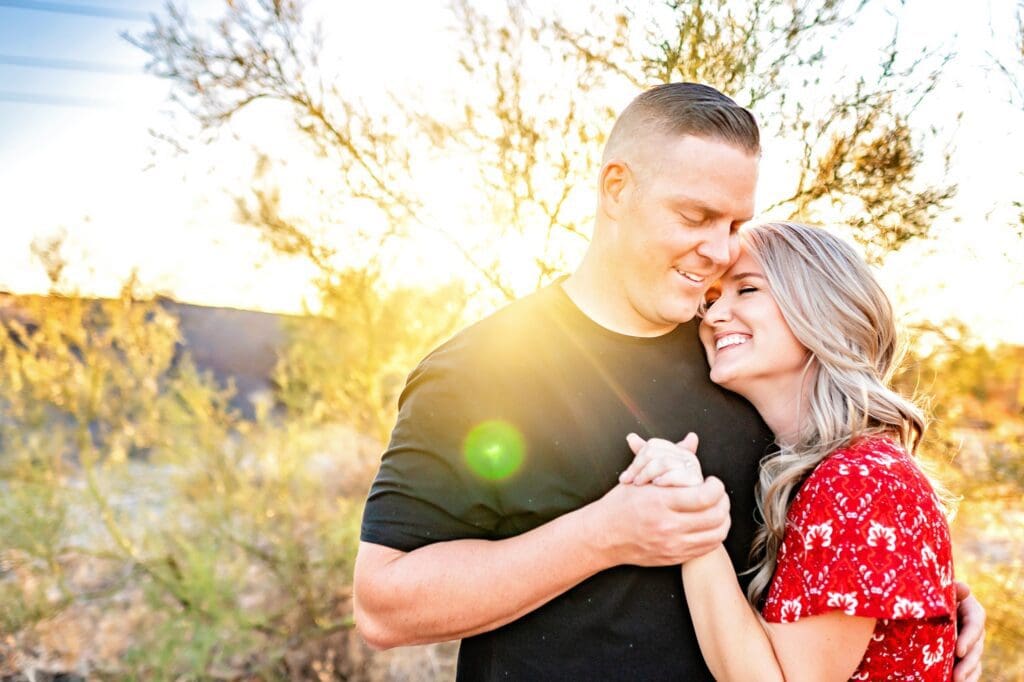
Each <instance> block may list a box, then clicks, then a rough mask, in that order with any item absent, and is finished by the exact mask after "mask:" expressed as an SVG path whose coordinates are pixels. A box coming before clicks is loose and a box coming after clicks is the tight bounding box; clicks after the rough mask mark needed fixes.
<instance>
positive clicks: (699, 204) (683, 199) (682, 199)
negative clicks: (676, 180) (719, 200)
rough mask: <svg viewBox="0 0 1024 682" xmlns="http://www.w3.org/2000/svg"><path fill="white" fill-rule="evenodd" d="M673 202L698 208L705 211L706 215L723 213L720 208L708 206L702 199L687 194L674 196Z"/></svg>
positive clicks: (702, 211)
mask: <svg viewBox="0 0 1024 682" xmlns="http://www.w3.org/2000/svg"><path fill="white" fill-rule="evenodd" d="M672 203H673V204H675V205H677V206H678V205H680V204H686V207H687V208H693V209H696V210H698V211H700V212H701V213H704V214H705V215H710V216H719V215H721V213H720V212H719V211H718V210H716V209H715V208H714V207H712V206H708V205H707V204H705V203H704V202H703V201H701V200H700V199H694V198H693V197H688V196H686V195H685V194H677V195H676V196H674V197H672Z"/></svg>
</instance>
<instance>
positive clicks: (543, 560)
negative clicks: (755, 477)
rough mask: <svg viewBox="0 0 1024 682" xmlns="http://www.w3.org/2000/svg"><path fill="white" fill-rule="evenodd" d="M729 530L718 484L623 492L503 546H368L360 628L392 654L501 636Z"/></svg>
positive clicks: (358, 581) (362, 556)
mask: <svg viewBox="0 0 1024 682" xmlns="http://www.w3.org/2000/svg"><path fill="white" fill-rule="evenodd" d="M728 530H729V498H728V497H727V496H726V495H725V488H724V486H723V485H722V483H721V481H718V480H715V479H708V480H707V481H705V482H704V483H702V484H701V485H699V486H691V487H687V488H679V487H671V488H660V487H658V486H628V485H627V486H624V485H618V486H615V487H614V488H612V489H611V490H610V491H609V492H608V493H607V494H606V495H605V496H604V497H602V498H601V499H600V500H597V501H595V502H592V503H590V504H588V505H586V506H585V507H582V508H580V509H577V510H575V511H573V512H570V513H568V514H565V515H564V516H560V517H558V518H557V519H554V520H553V521H549V522H548V523H546V524H544V525H543V526H540V527H539V528H535V529H533V530H531V531H529V532H527V533H524V534H522V535H518V536H516V537H513V538H508V539H506V540H497V541H487V540H453V541H451V542H439V543H437V544H433V545H427V546H425V547H421V548H419V549H416V550H414V551H412V552H408V553H404V552H400V551H398V550H395V549H391V548H388V547H384V546H381V545H374V544H368V543H364V544H362V545H361V546H360V551H359V556H358V558H357V559H356V575H355V599H356V605H355V613H356V625H357V627H358V628H359V631H360V632H361V633H362V635H363V637H364V638H365V639H366V640H367V641H368V642H369V643H370V644H371V645H373V646H376V647H380V648H387V647H393V646H401V645H405V644H423V643H426V642H440V641H446V640H450V639H459V638H463V637H469V636H471V635H475V634H479V633H481V632H487V631H489V630H493V629H494V628H497V627H501V626H502V625H505V624H506V623H509V622H511V621H513V620H515V619H517V618H519V617H521V616H523V615H525V614H527V613H529V612H531V611H533V610H534V609H536V608H537V607H539V606H541V605H543V604H545V603H547V602H548V601H550V600H551V599H553V598H555V597H557V596H558V595H560V594H562V593H563V592H565V591H566V590H568V589H570V588H572V587H574V586H575V585H577V584H579V583H580V582H582V581H583V580H586V579H587V578H589V577H590V576H592V575H594V574H595V573H598V572H599V571H603V570H605V569H607V568H611V567H612V566H617V565H620V564H634V565H638V566H668V565H672V564H678V563H681V562H683V561H686V560H687V559H690V558H693V557H694V556H700V555H702V554H705V553H707V552H708V551H710V550H711V549H712V548H714V547H716V546H717V545H719V544H721V542H722V541H723V540H724V539H725V536H726V533H727V532H728Z"/></svg>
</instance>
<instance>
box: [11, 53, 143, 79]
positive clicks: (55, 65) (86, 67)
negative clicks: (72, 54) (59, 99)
mask: <svg viewBox="0 0 1024 682" xmlns="http://www.w3.org/2000/svg"><path fill="white" fill-rule="evenodd" d="M0 65H6V66H26V67H29V68H35V69H61V70H64V71H88V72H91V73H112V74H119V75H140V76H141V75H143V73H142V70H141V69H138V68H134V67H130V66H124V65H123V64H111V63H109V62H90V61H82V60H78V59H51V58H46V57H21V56H18V55H13V54H0Z"/></svg>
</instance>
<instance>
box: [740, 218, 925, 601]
mask: <svg viewBox="0 0 1024 682" xmlns="http://www.w3.org/2000/svg"><path fill="white" fill-rule="evenodd" d="M741 240H742V243H743V248H744V249H745V250H746V251H747V253H749V254H750V256H751V257H752V258H753V259H754V261H756V262H757V264H758V265H759V266H760V267H761V269H762V271H763V272H764V275H765V277H766V279H767V281H768V285H769V287H770V290H771V294H772V297H773V298H774V299H775V302H776V303H777V304H778V306H779V309H780V310H781V311H782V316H783V317H784V318H785V320H786V323H787V324H788V325H789V328H790V330H792V332H793V335H794V336H795V337H796V339H797V340H798V341H799V342H800V343H801V344H802V345H803V346H804V347H805V348H807V350H808V351H810V355H809V358H808V361H807V366H806V368H805V372H806V375H805V380H806V382H807V385H808V386H809V390H808V391H807V394H806V400H807V404H806V407H805V415H806V417H805V418H804V420H803V424H802V425H801V428H800V431H799V433H798V434H797V437H796V439H795V441H794V442H791V443H785V444H780V450H779V452H778V453H777V454H773V455H770V456H768V457H766V458H765V459H764V461H762V463H761V470H760V477H759V481H758V485H757V506H758V510H759V511H760V513H761V517H762V519H763V521H764V525H762V526H761V527H760V528H759V529H758V531H757V534H756V536H755V538H754V544H753V547H752V548H751V558H752V560H754V561H755V563H754V565H753V567H752V568H751V569H750V572H752V573H753V574H754V576H753V578H752V580H751V582H750V586H749V587H748V589H747V597H748V598H749V599H750V602H751V603H752V604H754V605H755V606H756V605H757V604H758V602H759V601H760V599H761V598H762V597H763V596H764V595H765V592H766V590H767V588H768V586H769V584H770V583H771V580H772V576H773V574H774V573H775V565H776V561H777V555H778V551H779V546H780V544H781V542H782V536H783V532H784V531H785V528H786V514H787V512H788V511H789V505H790V503H791V502H792V500H793V497H794V495H795V494H796V491H797V490H798V489H799V486H800V484H801V483H803V481H804V479H806V478H807V476H808V475H809V474H810V473H811V472H812V471H813V470H814V468H815V467H817V466H818V464H819V463H820V462H821V461H822V460H823V459H824V458H825V457H827V456H828V455H829V454H830V453H831V452H833V451H834V450H836V449H837V448H840V447H843V446H845V445H848V444H849V443H850V442H852V441H853V440H855V439H857V438H859V437H861V436H866V435H871V434H882V433H885V434H888V435H890V436H892V437H893V438H894V439H896V440H898V441H899V442H900V443H901V444H902V445H903V447H904V448H905V449H906V450H907V452H908V453H910V454H911V455H913V454H915V452H916V450H917V445H918V443H919V442H920V441H921V437H922V436H923V435H924V432H925V428H926V424H925V419H924V415H923V414H922V412H921V410H920V409H919V408H918V407H917V406H916V405H915V404H914V403H913V402H911V401H910V400H908V399H906V398H904V397H903V396H901V395H899V394H898V393H896V392H895V391H893V390H892V389H890V388H889V386H888V383H889V380H890V379H891V377H892V373H893V371H894V370H895V369H896V365H897V364H898V362H899V360H900V357H901V352H900V351H901V347H900V345H899V342H898V338H897V333H896V323H895V320H894V318H893V312H892V306H891V305H890V303H889V298H888V297H887V296H886V295H885V292H884V291H882V288H881V287H880V286H879V284H878V282H877V281H876V280H875V278H874V276H873V275H872V273H871V270H870V269H869V267H868V266H867V264H866V263H865V262H864V260H863V259H862V258H861V257H860V256H859V255H858V254H857V252H856V251H854V249H853V248H852V247H851V246H850V245H849V244H847V243H846V242H844V241H843V240H842V239H839V238H838V237H836V236H834V235H832V234H829V233H828V232H826V231H825V230H823V229H820V228H816V227H810V226H807V225H800V224H797V223H768V224H764V225H756V226H752V227H749V228H745V229H744V230H743V231H742V233H741Z"/></svg>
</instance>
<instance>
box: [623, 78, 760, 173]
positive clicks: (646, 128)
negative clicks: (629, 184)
mask: <svg viewBox="0 0 1024 682" xmlns="http://www.w3.org/2000/svg"><path fill="white" fill-rule="evenodd" d="M654 134H658V135H664V136H673V137H676V136H682V135H694V136H696V137H703V138H708V139H712V140H719V141H721V142H726V143H728V144H731V145H734V146H736V147H738V148H740V149H743V150H746V151H747V152H749V153H751V154H758V153H760V151H761V135H760V132H759V131H758V128H757V121H756V120H755V119H754V115H753V114H752V113H750V111H748V110H747V109H744V108H743V107H741V106H740V105H738V104H736V102H734V101H733V100H732V99H730V98H729V97H726V96H725V95H723V94H722V93H721V92H719V91H718V90H715V89H714V88H712V87H711V86H708V85H701V84H700V83H665V84H663V85H657V86H655V87H653V88H651V89H650V90H647V91H646V92H644V93H642V94H640V95H638V96H637V97H636V98H635V99H634V100H633V101H632V102H630V103H629V106H627V107H626V108H625V109H624V110H623V112H622V113H621V114H620V115H619V118H618V120H617V121H616V122H615V126H614V127H613V128H612V132H611V134H610V135H609V136H608V142H607V144H606V145H605V150H604V159H603V160H604V161H605V162H607V161H609V160H611V158H612V157H614V156H616V155H617V154H619V153H621V149H622V148H623V147H624V146H626V145H629V144H630V143H631V142H633V141H635V140H637V138H644V137H649V136H652V135H654Z"/></svg>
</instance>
